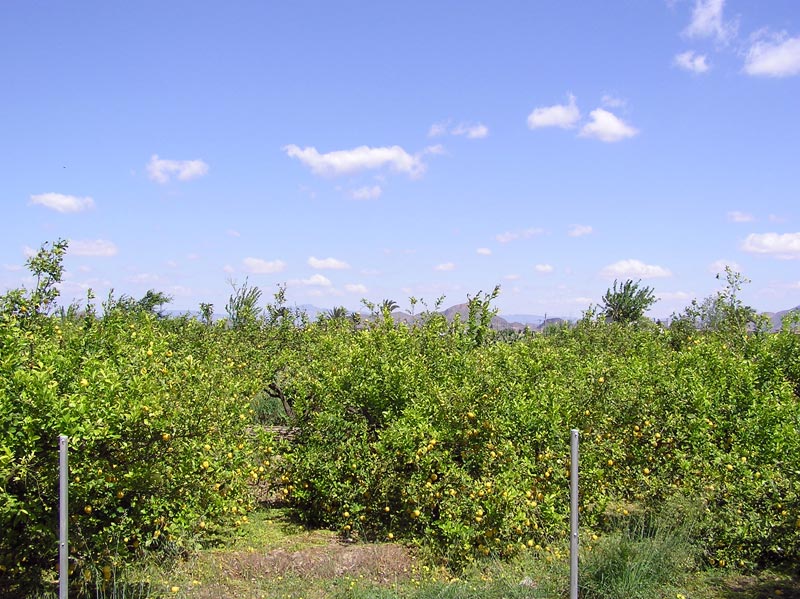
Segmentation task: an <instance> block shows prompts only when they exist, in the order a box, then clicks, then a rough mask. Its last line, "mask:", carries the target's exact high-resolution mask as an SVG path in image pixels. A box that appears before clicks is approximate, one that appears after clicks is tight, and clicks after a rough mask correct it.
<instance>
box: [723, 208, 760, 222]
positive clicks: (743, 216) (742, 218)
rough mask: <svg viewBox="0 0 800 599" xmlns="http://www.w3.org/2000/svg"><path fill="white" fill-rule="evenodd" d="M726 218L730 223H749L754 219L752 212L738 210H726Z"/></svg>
mask: <svg viewBox="0 0 800 599" xmlns="http://www.w3.org/2000/svg"><path fill="white" fill-rule="evenodd" d="M728 220H729V221H731V222H732V223H751V222H753V221H754V220H756V219H755V217H754V216H753V215H752V214H747V213H746V212H739V211H738V210H733V211H731V212H728Z"/></svg>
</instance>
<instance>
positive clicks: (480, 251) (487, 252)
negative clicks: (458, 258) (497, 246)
mask: <svg viewBox="0 0 800 599" xmlns="http://www.w3.org/2000/svg"><path fill="white" fill-rule="evenodd" d="M475 251H476V252H477V253H478V254H480V255H481V256H491V255H492V250H490V249H489V248H478V249H477V250H475Z"/></svg>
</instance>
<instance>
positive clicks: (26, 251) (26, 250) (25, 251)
mask: <svg viewBox="0 0 800 599" xmlns="http://www.w3.org/2000/svg"><path fill="white" fill-rule="evenodd" d="M22 255H23V256H25V257H26V258H33V257H34V256H35V255H36V250H35V249H33V248H32V247H31V246H29V245H26V246H23V247H22Z"/></svg>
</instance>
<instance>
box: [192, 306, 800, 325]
mask: <svg viewBox="0 0 800 599" xmlns="http://www.w3.org/2000/svg"><path fill="white" fill-rule="evenodd" d="M296 307H297V309H299V310H301V311H303V312H305V313H306V314H308V318H309V320H316V318H317V317H318V316H319V315H320V314H326V313H328V312H330V310H329V309H325V308H319V307H317V306H313V305H311V304H301V305H299V306H296ZM790 312H800V306H795V307H794V308H790V309H788V310H781V311H780V312H764V314H765V315H766V316H768V317H769V319H770V320H771V322H772V327H773V330H776V331H778V330H780V328H781V321H782V319H783V317H784V316H786V315H787V314H789V313H790ZM441 313H442V314H444V316H445V318H447V320H449V321H452V320H453V319H454V318H455V316H456V314H458V315H459V317H460V318H461V320H462V321H466V320H467V319H468V318H469V304H468V303H463V304H455V305H454V306H450V307H449V308H447V309H445V310H442V311H441ZM184 314H185V312H184ZM362 314H363V315H364V316H367V313H366V312H364V311H362ZM392 318H393V319H394V320H395V321H396V322H404V323H407V324H410V323H413V322H414V321H416V320H417V319H418V318H419V315H418V314H417V315H415V316H412V315H411V314H409V313H408V312H401V311H400V310H395V311H394V312H392ZM574 322H575V319H574V318H563V317H560V316H552V317H551V316H548V317H547V319H545V317H544V316H540V315H538V314H504V315H503V316H499V315H496V316H494V317H493V318H492V321H491V324H490V325H489V326H490V327H491V328H492V329H494V330H496V331H502V330H505V329H511V330H515V331H522V330H525V328H526V327H527V328H530V329H531V330H534V331H541V330H543V329H544V328H545V327H548V326H561V325H563V324H569V323H574ZM661 322H662V324H664V326H669V318H664V319H661Z"/></svg>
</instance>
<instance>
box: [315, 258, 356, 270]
mask: <svg viewBox="0 0 800 599" xmlns="http://www.w3.org/2000/svg"><path fill="white" fill-rule="evenodd" d="M308 265H309V266H310V267H311V268H318V269H328V270H344V269H347V268H350V265H349V264H348V263H347V262H344V261H342V260H337V259H336V258H315V257H314V256H311V257H310V258H309V259H308Z"/></svg>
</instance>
